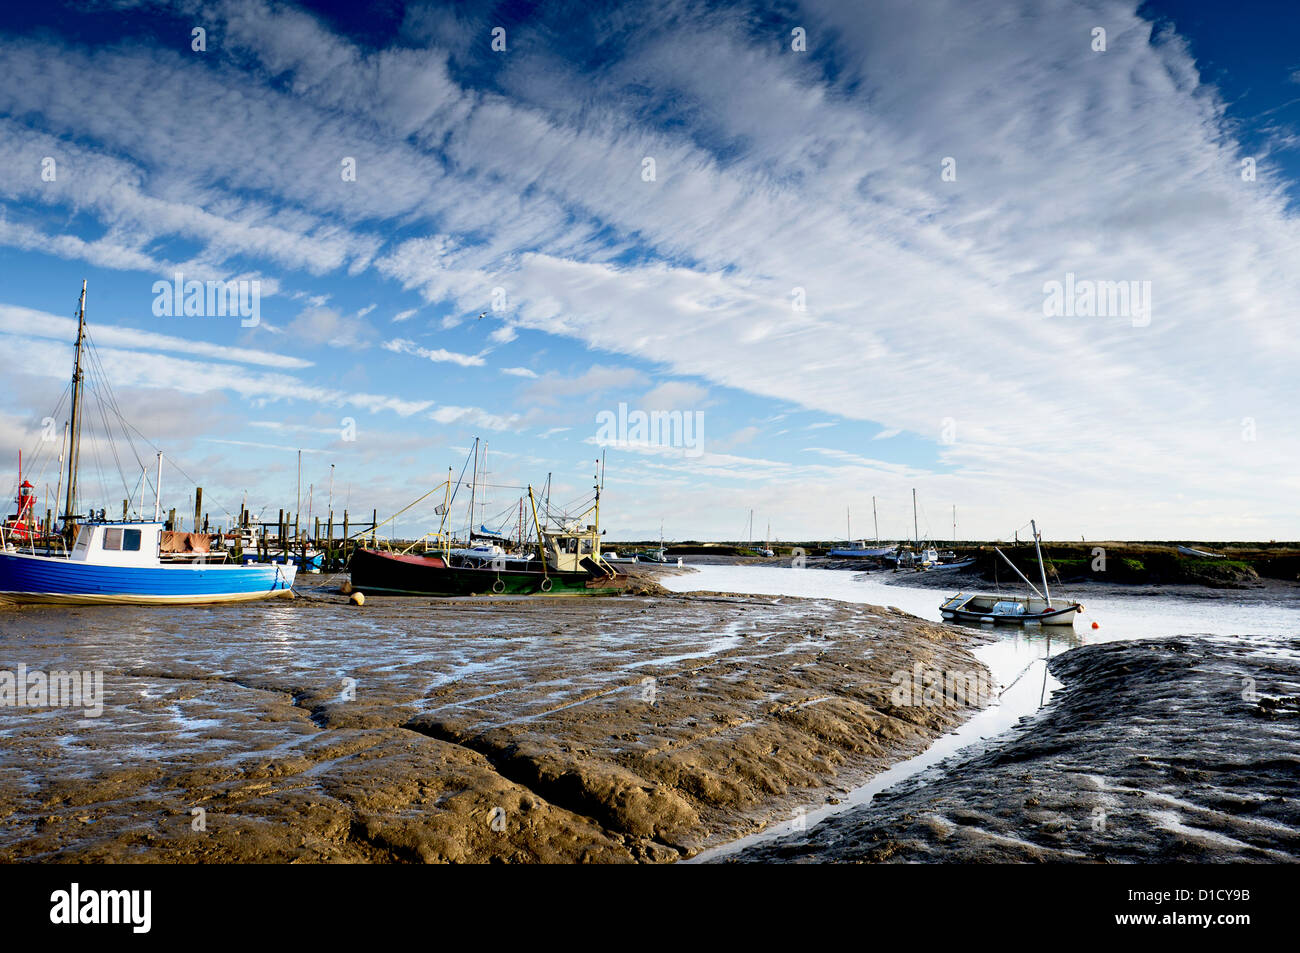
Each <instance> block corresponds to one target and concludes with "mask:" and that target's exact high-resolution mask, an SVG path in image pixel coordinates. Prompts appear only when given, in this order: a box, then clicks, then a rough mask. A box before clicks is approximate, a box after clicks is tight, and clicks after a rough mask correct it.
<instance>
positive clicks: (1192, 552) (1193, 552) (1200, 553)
mask: <svg viewBox="0 0 1300 953" xmlns="http://www.w3.org/2000/svg"><path fill="white" fill-rule="evenodd" d="M1178 552H1180V553H1181V554H1182V555H1184V556H1196V557H1198V558H1200V559H1227V558H1228V557H1227V556H1225V555H1224V554H1223V553H1207V552H1205V551H1204V550H1202V549H1192V548H1191V547H1190V546H1179V547H1178Z"/></svg>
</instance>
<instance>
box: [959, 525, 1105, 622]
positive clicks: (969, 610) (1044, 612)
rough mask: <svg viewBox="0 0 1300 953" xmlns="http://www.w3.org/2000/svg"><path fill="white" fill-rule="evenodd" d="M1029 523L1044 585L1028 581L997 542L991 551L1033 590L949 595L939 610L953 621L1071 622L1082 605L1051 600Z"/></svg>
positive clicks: (1037, 537)
mask: <svg viewBox="0 0 1300 953" xmlns="http://www.w3.org/2000/svg"><path fill="white" fill-rule="evenodd" d="M1029 525H1030V527H1031V528H1032V530H1033V533H1034V550H1035V552H1036V553H1037V554H1038V572H1039V574H1040V576H1041V577H1042V583H1043V588H1042V591H1041V592H1040V591H1039V589H1038V587H1037V586H1035V585H1034V584H1033V583H1032V582H1030V581H1029V580H1028V579H1027V578H1026V577H1025V574H1024V573H1022V572H1021V571H1020V569H1019V568H1018V567H1017V566H1016V564H1015V563H1013V562H1012V561H1011V560H1010V559H1008V558H1007V554H1006V553H1004V552H1002V550H1000V549H998V548H997V547H996V546H995V547H993V548H994V551H995V552H997V554H998V555H999V556H1001V557H1002V558H1003V559H1005V560H1006V562H1007V565H1008V566H1010V567H1011V568H1012V569H1013V570H1015V573H1016V575H1017V576H1019V577H1020V578H1021V579H1022V580H1024V583H1025V585H1027V586H1028V587H1029V588H1030V589H1032V590H1033V592H1034V595H1032V596H1008V595H1004V594H1002V593H996V594H995V593H964V592H959V593H957V594H956V595H954V596H949V597H948V598H947V599H945V600H944V601H943V603H942V604H940V606H939V613H940V615H942V616H943V617H944V618H945V619H947V620H949V621H952V622H966V623H977V624H983V623H1011V624H1013V625H1024V624H1025V623H1027V622H1028V623H1034V622H1036V623H1038V624H1040V625H1070V626H1072V625H1074V617H1075V616H1076V615H1078V614H1079V613H1080V612H1082V611H1083V605H1082V604H1081V603H1078V602H1074V601H1072V600H1069V599H1061V598H1057V600H1056V601H1055V602H1053V601H1052V592H1051V590H1050V589H1048V588H1047V570H1046V568H1044V566H1043V548H1042V537H1041V536H1040V535H1039V533H1038V526H1037V524H1035V523H1034V521H1033V520H1030V521H1029Z"/></svg>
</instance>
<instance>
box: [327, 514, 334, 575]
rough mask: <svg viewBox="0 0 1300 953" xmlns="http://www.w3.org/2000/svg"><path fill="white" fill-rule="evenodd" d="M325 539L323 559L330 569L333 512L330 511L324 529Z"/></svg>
mask: <svg viewBox="0 0 1300 953" xmlns="http://www.w3.org/2000/svg"><path fill="white" fill-rule="evenodd" d="M325 538H326V540H328V542H326V544H325V552H326V554H327V555H326V556H325V558H326V559H327V560H328V561H329V563H330V567H331V568H333V565H334V511H333V510H330V518H329V524H328V525H327V526H326V528H325Z"/></svg>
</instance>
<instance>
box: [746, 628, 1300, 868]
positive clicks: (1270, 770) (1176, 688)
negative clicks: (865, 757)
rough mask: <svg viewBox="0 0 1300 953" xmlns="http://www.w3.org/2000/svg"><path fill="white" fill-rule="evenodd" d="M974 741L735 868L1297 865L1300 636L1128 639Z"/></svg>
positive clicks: (1092, 651) (1070, 665) (1089, 653)
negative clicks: (977, 744) (987, 738)
mask: <svg viewBox="0 0 1300 953" xmlns="http://www.w3.org/2000/svg"><path fill="white" fill-rule="evenodd" d="M1051 670H1052V673H1053V674H1054V675H1055V677H1057V678H1058V679H1060V680H1061V682H1062V683H1063V685H1064V688H1063V689H1061V690H1058V692H1057V693H1056V694H1055V695H1054V696H1053V699H1052V704H1051V705H1050V706H1048V707H1047V708H1045V709H1044V710H1043V711H1042V712H1040V713H1039V714H1038V715H1036V716H1034V717H1032V718H1026V719H1024V720H1023V722H1022V723H1021V725H1020V726H1019V727H1018V728H1017V729H1015V730H1014V731H1013V732H1012V734H1011V735H1010V737H1005V736H1004V737H1002V738H999V739H997V740H996V741H995V742H992V743H990V744H989V745H988V746H986V747H985V748H983V749H982V750H980V749H968V750H967V752H965V753H963V754H959V755H957V756H955V757H954V758H952V759H950V760H949V761H948V762H945V763H944V764H942V765H940V766H937V767H936V768H934V769H932V770H931V771H929V772H926V773H925V774H923V775H919V776H917V777H915V778H913V779H910V780H909V781H907V782H904V783H903V784H900V785H898V786H896V787H895V788H893V789H892V790H889V791H886V792H883V793H882V794H880V795H878V796H877V797H876V798H875V799H874V800H873V801H872V802H871V803H870V804H868V805H865V806H864V807H863V808H860V809H856V810H852V811H849V812H846V813H844V814H840V815H836V816H834V817H831V818H829V819H827V820H826V821H825V822H824V823H822V824H820V825H818V826H817V827H815V828H812V829H810V830H808V831H807V832H804V833H800V834H796V835H793V836H790V837H786V838H783V839H781V840H773V841H768V842H765V843H761V844H758V845H755V846H752V847H750V848H747V849H745V850H743V851H739V852H737V853H735V854H732V855H729V856H727V857H725V858H723V859H724V860H726V861H730V862H772V861H777V862H827V861H835V862H857V863H877V862H893V863H914V862H937V861H943V862H999V863H1001V862H1096V863H1108V862H1140V863H1211V862H1214V863H1217V862H1296V861H1297V860H1300V800H1298V799H1297V793H1298V784H1300V638H1286V637H1258V638H1232V637H1223V636H1202V637H1192V638H1188V637H1181V638H1169V639H1161V640H1141V641H1125V642H1114V643H1109V644H1101V645H1091V646H1086V647H1083V648H1077V649H1074V650H1072V651H1069V652H1067V653H1064V654H1063V655H1060V656H1058V657H1056V658H1055V659H1053V661H1052V663H1051Z"/></svg>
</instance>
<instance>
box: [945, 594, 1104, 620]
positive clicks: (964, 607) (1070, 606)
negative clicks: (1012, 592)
mask: <svg viewBox="0 0 1300 953" xmlns="http://www.w3.org/2000/svg"><path fill="white" fill-rule="evenodd" d="M1007 602H1015V603H1019V604H1020V605H1021V606H1023V607H1024V612H1022V613H1019V614H1011V613H1005V614H1003V613H996V612H994V611H993V607H994V606H995V605H997V604H998V603H1007ZM1082 611H1083V606H1082V605H1081V604H1079V603H1077V602H1070V601H1068V600H1053V605H1052V606H1051V607H1050V608H1049V607H1048V605H1047V603H1046V602H1044V601H1043V600H1042V599H1039V598H1037V597H1034V596H1029V597H1025V596H1018V597H1013V596H1002V595H966V594H963V593H958V594H957V595H955V596H952V597H951V598H949V599H948V600H946V601H945V602H944V603H943V604H942V605H940V606H939V614H940V615H942V616H943V618H944V620H945V621H947V622H964V623H966V624H968V625H985V624H988V623H993V624H997V625H1024V624H1025V623H1037V624H1038V625H1060V626H1073V625H1074V617H1075V616H1076V615H1078V614H1079V613H1080V612H1082Z"/></svg>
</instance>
